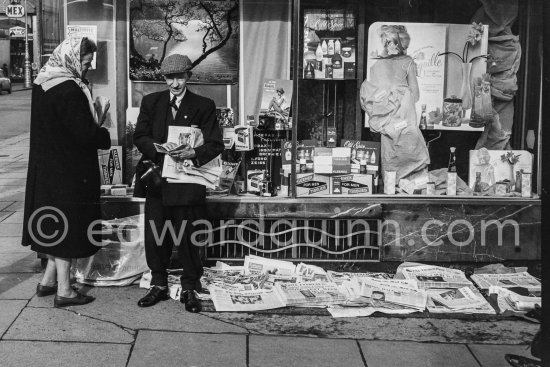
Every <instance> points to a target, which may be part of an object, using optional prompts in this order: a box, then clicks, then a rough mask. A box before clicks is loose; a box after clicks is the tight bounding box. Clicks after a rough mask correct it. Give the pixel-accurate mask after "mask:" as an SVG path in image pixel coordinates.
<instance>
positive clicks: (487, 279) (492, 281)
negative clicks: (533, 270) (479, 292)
mask: <svg viewBox="0 0 550 367" xmlns="http://www.w3.org/2000/svg"><path fill="white" fill-rule="evenodd" d="M471 279H472V281H473V282H474V283H475V284H476V285H477V286H478V287H479V288H480V289H484V290H485V289H489V287H493V286H498V287H502V288H512V287H523V288H526V289H528V290H529V291H530V292H540V291H541V282H540V281H539V280H538V279H537V278H535V277H534V276H532V275H531V274H529V273H527V272H521V273H505V274H473V275H472V276H471Z"/></svg>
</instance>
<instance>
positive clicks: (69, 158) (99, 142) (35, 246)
mask: <svg viewBox="0 0 550 367" xmlns="http://www.w3.org/2000/svg"><path fill="white" fill-rule="evenodd" d="M110 146H111V140H110V137H109V131H108V130H107V129H105V128H103V127H98V126H97V124H96V123H95V122H94V118H93V116H92V113H91V111H90V108H89V104H88V99H87V98H86V96H85V94H84V93H83V92H82V90H81V89H80V87H79V86H78V85H77V84H76V83H75V82H74V81H66V82H63V83H61V84H59V85H57V86H55V87H52V88H51V89H49V90H48V91H47V92H44V90H43V89H42V87H41V86H38V85H34V87H33V91H32V107H31V130H30V152H29V166H28V173H27V187H26V192H25V212H24V227H23V239H22V244H23V245H24V246H28V245H30V246H31V248H32V250H34V251H37V252H40V253H44V254H49V255H52V256H56V257H63V258H82V257H88V256H91V255H93V254H95V253H96V252H97V250H99V248H100V247H98V246H96V245H94V244H93V243H92V241H90V240H89V238H88V232H89V231H88V228H89V226H90V224H91V223H92V222H94V221H96V220H99V219H100V217H101V212H100V208H99V195H100V171H99V163H98V155H97V149H108V148H109V147H110ZM49 214H51V215H53V216H48V215H49ZM54 217H55V219H54ZM41 219H42V221H41ZM38 227H40V228H38ZM40 229H41V231H40ZM96 229H97V228H96ZM41 232H42V233H43V234H44V235H46V236H48V237H51V238H49V239H47V238H46V239H45V238H44V237H42V236H41V235H40V233H41ZM94 238H95V239H96V240H98V239H99V238H98V237H94ZM58 240H60V241H59V243H56V242H58ZM99 240H100V239H99Z"/></svg>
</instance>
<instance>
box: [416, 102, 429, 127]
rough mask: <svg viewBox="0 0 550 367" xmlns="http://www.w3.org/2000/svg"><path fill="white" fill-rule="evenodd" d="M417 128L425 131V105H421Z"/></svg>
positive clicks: (426, 125)
mask: <svg viewBox="0 0 550 367" xmlns="http://www.w3.org/2000/svg"><path fill="white" fill-rule="evenodd" d="M418 127H419V128H420V129H421V130H425V129H427V128H428V119H427V114H426V105H425V104H423V105H422V112H421V113H420V124H419V125H418Z"/></svg>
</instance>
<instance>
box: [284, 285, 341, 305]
mask: <svg viewBox="0 0 550 367" xmlns="http://www.w3.org/2000/svg"><path fill="white" fill-rule="evenodd" d="M275 291H277V292H278V293H279V295H280V297H281V298H282V299H283V301H284V302H285V303H286V305H287V306H297V307H326V306H327V305H331V304H338V303H342V302H344V301H345V300H346V298H347V297H346V294H345V293H343V292H342V291H340V289H338V286H337V285H336V284H334V283H326V282H305V283H276V284H275Z"/></svg>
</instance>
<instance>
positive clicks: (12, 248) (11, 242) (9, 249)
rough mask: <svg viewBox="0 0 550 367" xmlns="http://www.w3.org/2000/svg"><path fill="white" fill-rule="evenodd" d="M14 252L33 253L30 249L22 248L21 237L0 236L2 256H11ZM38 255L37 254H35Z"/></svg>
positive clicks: (0, 252)
mask: <svg viewBox="0 0 550 367" xmlns="http://www.w3.org/2000/svg"><path fill="white" fill-rule="evenodd" d="M14 252H24V253H31V252H33V251H31V248H30V247H24V246H21V236H11V237H2V236H0V254H11V253H14ZM34 254H35V255H36V253H34Z"/></svg>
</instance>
